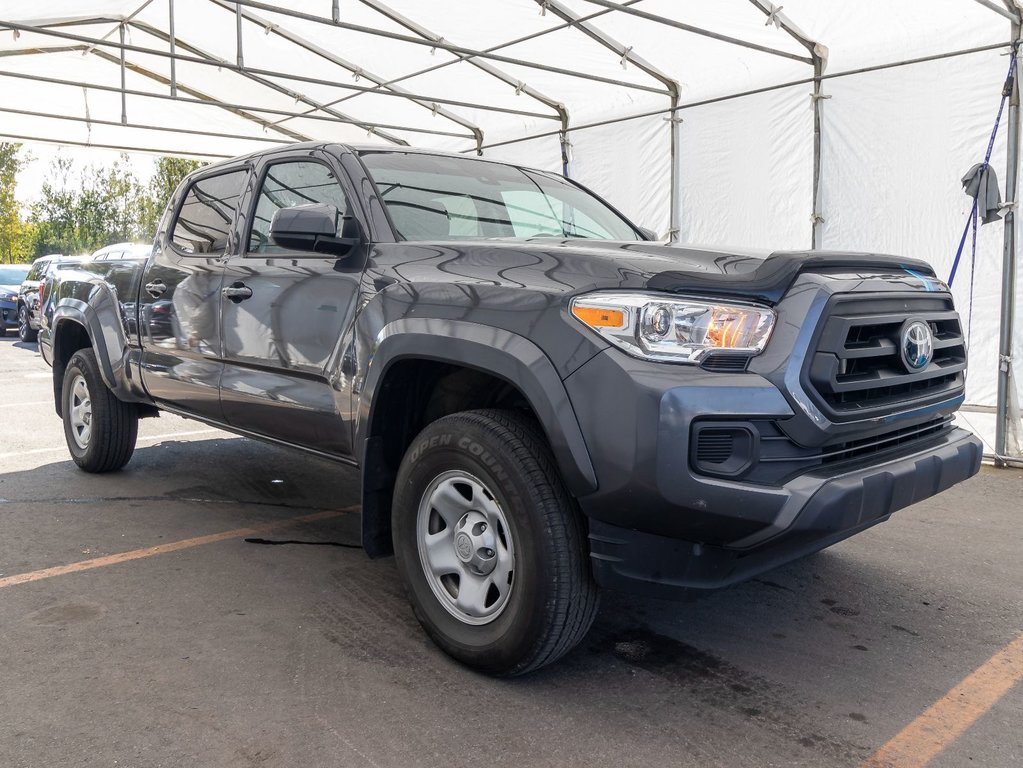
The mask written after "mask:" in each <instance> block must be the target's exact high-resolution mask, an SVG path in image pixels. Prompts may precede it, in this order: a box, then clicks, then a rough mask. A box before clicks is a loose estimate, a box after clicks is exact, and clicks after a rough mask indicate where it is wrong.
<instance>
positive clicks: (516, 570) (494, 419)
mask: <svg viewBox="0 0 1023 768" xmlns="http://www.w3.org/2000/svg"><path fill="white" fill-rule="evenodd" d="M392 514H393V520H392V531H393V537H394V549H395V557H396V560H397V565H398V570H399V573H400V574H401V577H402V580H403V581H404V583H405V586H406V589H407V591H408V595H409V600H410V602H411V603H412V607H413V609H414V610H415V613H416V617H417V618H418V619H419V621H420V623H421V624H422V625H423V628H424V629H425V630H426V632H427V633H428V634H429V635H430V637H431V638H432V639H433V640H434V642H436V643H437V645H439V646H440V647H441V648H442V649H443V650H444V651H445V652H447V653H448V654H449V655H451V656H452V657H454V658H455V659H457V660H459V661H461V662H463V663H465V664H467V665H469V666H471V667H474V668H475V669H478V670H480V671H483V672H487V673H489V674H494V675H519V674H524V673H526V672H531V671H533V670H535V669H538V668H540V667H542V666H544V665H546V664H549V663H551V662H553V661H555V660H556V659H558V658H559V657H561V656H562V655H564V654H565V653H567V652H568V651H569V650H570V649H571V648H573V647H574V646H575V645H576V644H577V643H578V642H579V641H580V640H581V639H582V638H583V636H584V635H585V634H586V632H587V630H588V629H589V627H590V625H591V624H592V622H593V618H594V616H595V615H596V611H597V602H598V593H597V587H596V584H595V583H594V582H593V578H592V575H591V573H590V569H589V557H588V555H587V551H586V543H585V542H586V536H585V527H584V523H583V519H582V515H581V514H580V512H579V510H578V508H577V506H576V504H575V502H574V500H573V499H572V498H571V497H570V496H569V494H568V493H567V491H566V490H565V489H564V486H563V484H562V482H561V478H560V476H559V475H558V472H557V469H556V467H555V464H554V460H553V458H552V456H551V454H550V449H549V448H548V447H547V443H546V441H545V439H544V437H543V435H542V433H541V432H540V431H539V429H538V428H537V426H536V424H535V422H534V421H533V420H532V419H531V418H528V417H526V416H523V415H520V414H518V413H516V412H512V411H497V410H488V411H465V412H462V413H456V414H453V415H451V416H446V417H444V418H442V419H439V420H437V421H435V422H433V423H432V424H430V425H429V426H427V427H426V428H425V429H424V430H423V431H422V432H421V433H420V434H419V435H418V436H417V437H416V439H415V440H414V441H413V443H412V445H411V446H410V448H409V450H408V452H407V453H406V455H405V458H404V460H403V461H402V464H401V468H400V469H399V471H398V478H397V483H396V487H395V495H394V504H393V513H392Z"/></svg>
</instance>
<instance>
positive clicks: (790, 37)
mask: <svg viewBox="0 0 1023 768" xmlns="http://www.w3.org/2000/svg"><path fill="white" fill-rule="evenodd" d="M1021 4H1023V3H1021V0H974V1H973V2H971V1H970V0H900V2H897V3H893V2H891V1H890V0H856V1H855V2H852V1H851V0H785V2H784V8H783V9H782V8H780V7H779V4H778V3H771V2H769V1H768V0H489V1H488V2H487V3H486V4H481V3H480V2H479V0H340V2H332V0H291V2H289V3H288V4H287V5H286V6H284V5H274V4H269V3H264V2H258V1H257V0H241V1H240V2H235V1H234V0H187V1H186V0H90V2H88V3H82V2H78V0H36V1H35V2H33V3H32V4H30V5H29V4H24V3H13V2H0V92H2V95H3V98H2V100H0V138H3V137H7V138H13V139H15V140H38V141H47V142H54V143H61V142H67V143H77V144H84V145H92V146H110V147H120V148H124V149H129V150H142V151H152V152H166V153H170V154H178V155H189V156H193V157H200V158H202V159H212V158H214V157H218V156H230V155H236V154H241V153H244V152H249V151H254V150H257V149H260V148H264V147H266V146H270V145H272V144H273V143H275V142H285V141H293V140H299V139H302V138H315V139H321V140H333V141H347V142H352V143H389V144H395V143H409V144H413V145H419V146H432V147H437V148H440V149H446V150H452V151H464V152H473V151H475V150H476V148H477V139H479V140H481V141H482V144H483V147H484V149H483V155H484V157H487V158H495V159H502V160H510V161H514V162H517V163H521V164H524V165H529V166H534V167H540V168H546V169H549V170H553V171H560V170H561V167H562V152H561V145H560V142H559V137H558V135H557V132H558V130H559V128H561V124H562V123H561V121H562V119H563V118H567V120H568V124H569V129H570V130H569V133H568V138H569V141H570V143H571V150H570V160H571V162H570V175H571V176H572V177H573V178H575V179H577V180H578V181H580V182H581V183H582V184H584V185H586V186H588V187H590V188H592V189H594V190H595V191H597V192H598V193H600V194H602V195H604V196H605V197H606V198H607V199H608V200H609V201H610V202H612V203H613V204H614V205H616V206H617V207H619V208H620V209H621V210H622V211H623V212H625V213H626V214H627V215H629V216H630V217H631V218H633V219H634V220H636V221H637V223H640V224H642V225H644V226H647V227H650V228H652V229H654V230H656V231H657V232H658V233H661V234H663V233H666V232H667V231H668V229H669V227H670V220H671V211H670V188H671V178H672V170H673V167H672V164H671V163H672V157H671V153H670V135H671V127H670V123H669V122H668V121H666V120H665V118H666V117H667V116H668V114H667V112H666V110H667V109H668V107H669V105H670V104H671V100H670V96H669V93H668V91H669V90H670V89H671V88H675V87H677V90H678V96H679V100H680V102H679V103H680V109H679V111H678V113H677V115H678V116H679V117H681V119H682V121H683V122H682V124H681V128H680V131H679V139H680V141H679V145H678V153H677V155H676V157H675V158H674V160H675V162H676V163H677V166H676V168H677V171H678V176H679V178H680V188H679V201H678V202H679V206H678V207H679V210H680V213H681V217H680V232H679V233H678V234H679V239H680V240H681V241H682V242H686V243H700V244H708V245H715V246H728V245H734V246H740V247H763V248H773V249H808V248H809V247H810V246H811V242H812V224H811V214H812V213H813V174H814V152H813V127H814V119H813V117H814V116H813V110H812V105H811V101H810V94H811V93H812V91H813V88H814V84H813V82H812V77H813V67H812V63H811V60H810V57H811V49H812V50H813V51H814V52H815V54H816V55H820V56H824V57H825V58H826V68H825V70H824V72H825V79H824V81H823V84H822V90H823V93H824V94H825V95H827V96H828V97H829V98H827V99H826V100H824V101H822V102H821V112H822V117H823V120H822V142H823V146H822V154H821V178H820V185H819V193H820V199H819V202H818V211H819V212H820V214H821V215H822V217H823V222H822V223H821V225H820V238H821V245H822V247H825V248H828V249H849V250H867V251H874V252H889V253H896V254H902V255H906V256H913V257H918V258H923V259H924V260H926V261H929V262H930V263H932V264H933V265H934V267H935V269H936V271H937V273H938V274H939V276H940V277H943V278H944V277H947V275H948V270H949V267H950V265H951V260H952V255H953V253H954V250H955V245H956V243H957V241H958V237H959V235H960V234H961V232H962V226H963V224H964V223H965V218H966V215H967V212H968V210H969V207H970V200H969V198H967V197H966V196H965V195H964V194H963V193H962V189H961V185H960V182H959V179H960V177H961V176H962V174H963V173H964V172H965V171H966V170H967V169H968V168H969V167H970V166H971V165H973V164H974V163H976V162H980V161H981V160H982V159H983V153H984V150H985V148H986V144H987V137H988V135H989V132H990V129H991V126H992V123H993V121H994V115H995V111H996V110H997V107H998V100H999V97H1000V93H1001V88H1002V83H1003V81H1004V77H1005V71H1006V69H1007V61H1008V60H1007V59H1006V57H1005V56H1004V55H1003V54H1004V53H1006V52H1007V51H1008V43H1009V38H1010V21H1009V19H1008V18H1007V16H1009V15H1012V14H1013V13H1017V12H1018V10H1019V8H1020V6H1021ZM172 7H173V9H174V12H175V25H174V37H175V40H176V43H177V48H176V53H177V56H178V60H177V61H176V64H175V66H174V67H173V68H172V60H171V56H170V10H171V8H172ZM335 7H336V9H337V11H338V21H339V22H340V23H333V22H332V21H331V17H332V11H333V10H334V8H335ZM482 9H485V11H484V10H482ZM999 9H1001V10H1003V11H1004V13H1001V14H1000V13H998V10H999ZM775 12H778V13H776V14H775ZM296 14H297V15H296ZM303 14H304V16H303ZM767 14H775V15H771V16H768V15H767ZM580 18H583V19H586V21H583V22H579V21H578V19H580ZM659 19H660V20H659ZM5 22H6V23H5ZM765 22H766V23H765ZM680 24H681V25H683V26H684V25H691V26H692V27H697V28H702V29H704V30H709V31H710V33H711V35H709V36H708V35H705V34H697V33H695V32H694V31H693V30H691V29H690V30H688V31H687V30H685V29H682V28H680V26H679V25H680ZM239 28H240V29H241V38H240V43H239V37H238V29H239ZM122 30H123V32H124V36H125V43H126V44H127V46H128V48H126V49H125V50H124V58H125V62H126V65H127V67H126V70H125V72H124V73H123V74H124V86H125V87H126V88H127V90H128V93H127V94H126V95H125V96H124V100H123V106H124V107H125V115H124V117H125V120H124V121H123V122H124V123H125V124H122V114H121V112H122V94H121V92H120V90H121V78H122V72H121V67H120V62H119V58H120V56H121V53H122V51H121V49H120V48H119V47H118V41H119V36H120V32H121V31H122ZM367 30H375V31H376V32H377V34H369V33H368V32H367ZM381 35H383V36H381ZM714 35H717V36H718V37H716V38H715V37H714ZM728 37H731V38H737V39H739V40H742V41H745V42H747V43H749V44H750V46H752V47H750V46H743V45H739V44H736V42H735V41H734V40H732V41H729V40H728V39H725V38H728ZM799 37H802V39H797V38H799ZM597 38H599V39H597ZM805 41H810V44H809V46H808V45H807V44H805ZM813 43H818V44H819V45H818V46H816V47H814V45H813ZM452 45H455V46H462V48H463V50H454V51H453V50H449V47H450V46H452ZM985 46H987V47H992V46H998V49H997V50H987V51H983V52H977V53H971V54H969V55H957V56H955V57H954V58H947V59H939V60H934V61H927V62H924V63H905V62H907V61H908V60H911V59H914V58H919V57H930V56H942V55H947V54H950V53H953V52H956V51H963V50H966V49H970V48H975V47H985ZM479 51H484V53H482V54H471V52H479ZM467 52H468V53H467ZM900 64H902V65H900ZM882 65H895V66H891V67H890V68H886V69H882V70H877V71H869V72H858V73H854V74H844V73H850V72H851V71H853V70H858V69H861V68H873V67H878V66H882ZM172 78H173V79H174V81H175V82H176V83H177V86H178V90H177V96H178V98H177V99H174V98H171V96H170V82H171V80H172ZM381 83H384V85H381ZM748 91H760V92H758V93H750V94H748V95H745V96H740V94H742V93H744V92H748ZM408 94H412V95H413V96H414V98H413V97H410V96H409V95H408ZM737 96H738V97H737ZM705 102H706V103H705ZM637 115H645V116H643V117H638V118H637V117H635V116H637ZM623 118H632V119H623ZM617 119H621V121H620V122H611V123H607V121H609V120H617ZM589 123H607V124H602V125H599V126H597V127H586V126H587V124H589ZM1007 129H1008V125H1007V121H1006V120H1005V118H1003V125H1002V128H1001V131H1000V134H999V138H998V141H997V143H996V146H995V152H994V155H993V157H992V164H993V166H994V168H995V169H996V171H997V172H998V175H999V179H1000V180H1001V181H1002V184H1003V186H1002V188H1003V190H1004V181H1005V175H1006V173H1005V162H1006V160H1005V157H1006V136H1007V133H1008V130H1007ZM509 142H514V143H509ZM1017 226H1019V222H1018V221H1017ZM977 245H978V257H977V259H978V261H977V263H978V266H977V270H976V276H975V278H974V280H973V296H972V302H971V296H970V282H971V280H970V277H971V274H970V265H969V263H968V256H967V257H964V259H965V261H964V263H963V264H962V265H961V266H960V270H959V274H958V276H957V279H956V283H955V286H954V292H955V296H956V300H957V304H958V306H959V308H960V310H961V312H962V314H963V316H964V318H967V317H972V332H971V346H970V354H971V371H970V378H969V382H968V391H967V395H968V401H969V404H970V405H971V406H976V407H975V408H973V409H969V410H967V411H966V412H964V413H963V419H964V420H966V421H967V422H968V423H969V424H970V425H971V426H972V427H973V428H974V429H975V430H976V431H978V433H979V434H980V435H981V436H982V437H983V438H984V439H985V441H986V442H987V444H988V448H989V450H992V449H993V442H994V422H995V419H994V416H993V414H991V413H990V412H989V411H990V410H991V409H992V407H993V406H994V403H995V398H996V382H997V371H998V334H997V329H998V324H999V322H1000V317H999V303H1000V302H999V300H1000V295H1001V274H1000V273H1001V264H1002V227H1001V225H1000V224H992V225H987V226H984V227H982V229H981V231H980V235H979V238H978V243H977ZM1017 267H1018V272H1019V275H1020V277H1023V259H1021V260H1020V261H1019V262H1018V263H1017ZM1018 283H1020V290H1019V291H1018V292H1017V311H1016V317H1017V318H1018V320H1017V328H1018V329H1019V331H1020V332H1017V333H1016V334H1015V344H1016V347H1017V348H1016V350H1015V352H1014V356H1013V357H1014V362H1013V366H1014V375H1013V382H1015V383H1014V384H1013V387H1012V399H1013V400H1014V401H1016V402H1018V401H1019V400H1020V399H1023V398H1021V393H1020V382H1023V328H1021V327H1020V325H1019V323H1020V322H1023V314H1021V312H1023V295H1021V294H1023V279H1019V280H1018ZM978 408H979V410H978ZM1013 413H1014V414H1015V419H1016V422H1015V424H1014V426H1013V428H1012V429H1010V431H1009V436H1010V441H1009V446H1008V452H1009V454H1010V455H1014V456H1023V444H1021V443H1020V441H1019V439H1018V434H1019V432H1020V431H1021V425H1020V424H1019V410H1018V407H1017V408H1016V409H1015V410H1014V411H1013Z"/></svg>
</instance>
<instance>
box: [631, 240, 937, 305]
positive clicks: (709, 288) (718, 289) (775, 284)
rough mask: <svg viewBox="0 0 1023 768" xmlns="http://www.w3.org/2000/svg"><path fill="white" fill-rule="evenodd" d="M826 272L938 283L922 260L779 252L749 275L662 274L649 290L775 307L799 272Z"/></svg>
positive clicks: (653, 279)
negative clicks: (897, 275)
mask: <svg viewBox="0 0 1023 768" xmlns="http://www.w3.org/2000/svg"><path fill="white" fill-rule="evenodd" d="M825 269H827V270H831V269H869V270H872V271H876V270H878V269H881V270H885V271H892V270H902V271H907V272H910V273H911V274H916V275H918V276H920V277H924V278H935V280H936V279H937V278H936V276H935V273H934V269H933V268H932V267H931V265H930V264H928V263H927V262H925V261H920V260H919V259H904V258H898V257H896V256H882V255H877V254H870V253H819V252H814V251H778V252H776V253H772V254H771V255H770V256H768V257H767V258H766V259H764V260H763V261H762V262H761V263H760V265H759V266H758V267H757V268H756V269H753V270H750V271H744V272H739V273H725V274H713V273H694V272H672V271H669V272H660V273H658V274H656V275H654V276H653V277H651V278H650V279H649V281H648V282H647V286H648V287H649V288H651V289H653V290H657V291H667V292H669V293H686V294H697V295H700V294H713V295H714V296H730V297H733V298H737V299H743V300H746V301H760V302H764V303H766V304H772V305H773V304H777V303H778V302H779V301H781V299H782V297H783V296H784V295H785V293H786V291H788V289H789V287H790V286H791V285H792V283H793V282H794V281H795V279H796V276H797V275H799V273H800V272H815V271H819V270H825Z"/></svg>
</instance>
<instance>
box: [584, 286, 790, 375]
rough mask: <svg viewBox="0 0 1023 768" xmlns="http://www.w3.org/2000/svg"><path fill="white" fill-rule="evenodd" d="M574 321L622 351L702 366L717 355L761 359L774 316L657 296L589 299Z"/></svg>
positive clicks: (759, 310)
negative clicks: (745, 354)
mask: <svg viewBox="0 0 1023 768" xmlns="http://www.w3.org/2000/svg"><path fill="white" fill-rule="evenodd" d="M571 311H572V315H573V316H574V317H575V318H576V319H577V320H579V321H580V322H582V323H583V324H584V325H586V326H588V327H589V328H591V329H593V330H594V331H596V332H597V333H599V334H600V335H601V336H603V337H604V338H605V339H607V340H608V341H610V342H611V343H612V344H614V345H615V346H617V347H620V348H621V349H624V350H625V351H626V352H628V353H629V354H632V355H636V356H637V357H642V358H645V359H647V360H663V361H665V362H673V363H697V362H699V361H700V360H701V359H702V358H703V357H704V356H705V355H706V354H707V353H708V352H711V351H713V350H723V349H727V350H731V351H734V352H748V353H749V354H751V355H756V354H759V353H760V352H762V351H763V349H764V347H765V346H766V345H767V340H768V338H769V337H770V336H771V329H772V328H774V319H775V314H774V311H773V310H771V309H768V308H767V307H758V306H754V305H752V304H738V303H736V304H720V303H716V302H710V301H703V300H699V301H697V300H695V299H675V298H669V297H667V296H659V295H656V294H641V293H589V294H586V295H584V296H577V297H576V298H574V299H572V303H571Z"/></svg>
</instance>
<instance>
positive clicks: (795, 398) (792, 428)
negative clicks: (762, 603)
mask: <svg viewBox="0 0 1023 768" xmlns="http://www.w3.org/2000/svg"><path fill="white" fill-rule="evenodd" d="M55 280H56V282H55V284H54V285H53V286H52V287H51V288H48V291H47V298H46V301H47V309H46V311H45V312H44V313H43V317H44V321H43V328H42V330H41V333H40V345H41V349H42V354H43V356H44V357H45V359H46V361H47V362H48V363H50V364H51V365H52V367H53V394H54V401H55V405H56V410H57V413H58V415H60V416H61V417H62V418H63V422H64V431H65V435H66V438H67V445H68V448H69V450H70V452H71V455H72V457H73V458H74V460H75V462H76V463H77V464H78V465H79V466H80V467H81V468H82V469H84V470H85V471H87V472H110V471H113V470H117V469H119V468H121V467H122V466H124V465H125V463H126V462H128V460H129V459H130V457H131V455H132V451H133V450H134V445H135V439H136V433H137V425H138V419H140V418H145V417H151V416H156V415H158V414H159V412H161V411H166V412H169V413H176V414H180V415H182V416H186V417H188V418H192V419H198V420H201V421H204V422H207V423H209V424H213V425H216V426H218V427H221V428H223V429H227V430H231V431H233V432H235V433H238V434H241V435H246V436H249V437H254V438H258V439H262V440H267V441H270V442H273V443H277V444H280V445H285V446H290V447H293V448H296V449H299V450H303V451H307V452H309V453H311V454H315V455H317V456H321V457H326V458H329V459H333V460H335V461H337V462H341V463H344V464H349V465H352V466H355V467H358V469H359V476H360V478H361V485H362V487H361V499H362V545H363V547H364V549H365V551H366V553H367V554H368V555H369V556H370V557H381V556H386V555H389V554H391V553H393V554H394V556H395V558H396V562H397V566H398V572H399V574H400V578H401V579H402V581H403V583H404V586H405V587H406V591H407V593H408V597H409V600H410V602H411V605H412V607H413V609H414V611H415V614H416V616H417V617H418V619H419V621H420V623H421V624H422V626H423V627H424V629H425V630H426V632H427V633H428V634H429V635H430V637H431V638H432V639H433V640H434V641H435V642H436V643H437V644H438V645H439V646H440V647H441V648H442V649H443V650H444V651H446V652H447V653H448V654H450V655H451V656H453V657H454V658H456V659H458V660H459V661H461V662H463V663H465V664H467V665H470V666H471V667H473V668H476V669H478V670H481V671H484V672H487V673H490V674H495V675H515V674H521V673H525V672H529V671H531V670H534V669H537V668H539V667H541V666H543V665H545V664H548V663H550V662H552V661H554V660H555V659H557V658H559V657H560V656H562V655H563V654H565V653H566V652H567V651H568V650H570V649H571V648H572V647H573V646H575V645H576V644H577V643H578V642H579V641H580V640H581V639H582V637H583V636H584V635H585V633H586V632H587V630H588V628H589V627H590V624H591V623H592V621H593V618H594V615H595V614H596V611H597V604H598V594H599V590H600V589H601V588H614V589H619V590H630V591H633V592H640V593H644V594H649V595H656V596H662V597H677V596H682V595H686V594H692V593H693V592H694V591H699V590H707V589H711V588H717V587H722V586H727V585H730V584H734V583H737V582H739V581H742V580H744V579H748V578H750V577H752V576H754V575H756V574H759V573H762V572H764V571H766V570H768V569H770V568H774V567H776V566H778V565H780V564H782V563H785V562H788V561H791V560H793V559H795V558H798V557H800V556H803V555H806V554H808V553H811V552H815V551H817V550H820V549H822V548H824V547H827V546H829V545H831V544H834V543H835V542H838V541H840V540H842V539H845V538H846V537H848V536H851V535H853V534H855V533H857V532H859V531H862V530H865V529H866V528H869V527H870V526H873V525H875V524H877V523H880V522H882V521H884V520H887V519H888V518H889V516H890V515H891V514H892V513H893V512H895V511H896V510H898V509H900V508H903V507H906V506H908V505H910V504H913V503H915V502H918V501H920V500H921V499H924V498H927V497H929V496H932V495H934V494H936V493H939V492H941V491H943V490H945V489H946V488H948V487H950V486H951V485H954V484H955V483H958V482H960V481H962V480H965V479H966V478H968V477H970V476H972V475H973V474H975V473H976V472H977V471H978V469H979V466H980V461H981V443H980V441H979V440H978V439H977V438H976V437H974V436H973V435H972V434H970V433H969V432H967V431H964V430H963V429H960V428H958V427H957V426H956V425H955V424H953V423H952V420H953V415H954V413H955V411H956V409H957V408H958V407H959V406H960V405H961V404H962V402H963V397H964V394H963V393H964V385H965V375H966V348H965V344H964V339H963V334H962V328H961V325H960V321H959V317H958V315H957V314H956V311H955V309H954V307H953V303H952V297H951V295H950V293H949V291H948V287H947V286H946V285H945V284H944V283H942V282H941V281H940V280H938V279H937V278H936V277H935V274H934V272H933V270H932V269H931V267H930V266H929V265H928V264H926V263H924V262H922V261H916V260H912V259H903V258H895V257H890V256H880V255H874V254H869V253H837V252H824V251H801V252H775V253H766V252H765V253H755V252H742V251H734V250H714V249H706V248H697V247H676V246H672V245H665V244H662V243H658V242H655V241H654V240H653V238H652V236H651V234H650V233H649V232H647V231H646V230H643V229H641V228H640V227H637V226H636V225H634V224H632V223H630V222H629V221H628V220H627V219H626V218H625V217H624V216H622V215H621V214H620V213H618V212H617V211H616V210H615V209H614V208H612V207H611V206H609V205H608V204H607V203H605V202H603V201H602V200H601V199H600V198H598V197H597V196H595V195H594V194H592V193H590V192H589V191H587V190H586V189H584V188H583V187H581V186H580V185H579V184H577V183H575V182H573V181H572V180H570V179H566V178H564V177H561V176H558V175H555V174H551V173H547V172H544V171H538V170H531V169H527V168H520V167H515V166H512V165H505V164H501V163H496V162H490V161H487V160H485V159H481V158H475V157H465V156H459V155H445V154H441V153H436V152H427V151H416V150H407V149H404V148H402V149H382V148H380V147H353V146H342V145H337V144H299V145H292V146H287V147H284V148H280V149H275V150H271V151H267V152H263V153H258V154H253V155H249V156H246V157H242V158H238V159H234V160H229V161H226V162H221V163H218V164H215V165H211V166H207V167H204V168H202V169H200V170H198V171H196V172H194V173H193V174H192V175H190V176H189V177H187V178H186V179H185V180H184V181H183V182H182V183H181V185H180V186H179V188H178V189H177V191H176V192H175V193H174V195H173V197H172V199H171V201H170V204H169V206H168V208H167V211H166V213H165V214H164V216H163V219H162V221H161V223H160V225H159V231H158V232H157V233H156V238H155V243H154V246H153V249H152V253H151V254H150V256H149V258H148V259H147V260H144V261H121V262H116V263H115V262H109V263H108V262H86V263H83V264H82V265H80V266H78V267H76V268H72V269H68V270H65V271H63V272H61V273H60V274H59V275H58V276H57V277H56V278H55Z"/></svg>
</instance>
